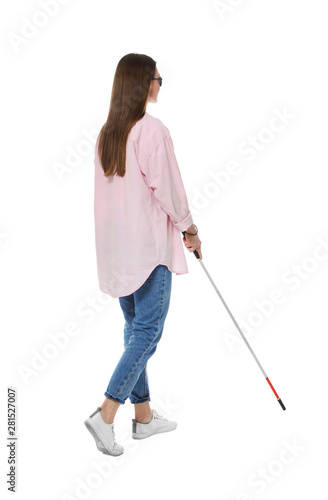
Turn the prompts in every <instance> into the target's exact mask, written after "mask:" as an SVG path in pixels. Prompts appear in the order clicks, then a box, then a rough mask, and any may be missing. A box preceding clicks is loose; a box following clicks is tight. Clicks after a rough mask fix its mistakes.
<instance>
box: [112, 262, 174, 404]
mask: <svg viewBox="0 0 328 500" xmlns="http://www.w3.org/2000/svg"><path fill="white" fill-rule="evenodd" d="M171 287H172V273H171V271H169V269H168V268H167V266H164V265H163V264H159V265H158V266H157V267H155V269H154V270H153V271H152V272H151V274H150V275H149V276H148V278H147V280H146V281H145V282H144V284H143V285H141V287H140V288H138V290H136V291H135V292H133V293H131V294H130V295H126V296H125V297H119V302H120V306H121V308H122V311H123V315H124V319H125V324H124V352H123V354H122V356H121V358H120V360H119V362H118V364H117V366H116V368H115V370H114V372H113V374H112V376H111V379H110V381H109V384H108V386H107V390H106V392H105V396H106V397H107V398H110V399H114V400H115V401H118V402H119V403H121V404H124V403H125V400H126V399H127V398H128V397H129V399H130V401H131V403H133V404H135V403H144V402H145V401H150V395H149V385H148V375H147V361H148V359H149V358H150V357H151V356H152V355H153V354H154V352H155V351H156V349H157V344H158V342H159V340H160V339H161V336H162V333H163V328H164V321H165V318H166V315H167V312H168V310H169V304H170V297H171Z"/></svg>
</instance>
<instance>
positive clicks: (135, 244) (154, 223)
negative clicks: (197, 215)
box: [94, 112, 193, 297]
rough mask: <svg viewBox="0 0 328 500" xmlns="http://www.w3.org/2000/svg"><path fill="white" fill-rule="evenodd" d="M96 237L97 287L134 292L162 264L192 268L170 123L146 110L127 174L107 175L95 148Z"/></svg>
mask: <svg viewBox="0 0 328 500" xmlns="http://www.w3.org/2000/svg"><path fill="white" fill-rule="evenodd" d="M94 216H95V242H96V255H97V270H98V279H99V286H100V289H101V291H102V292H104V293H106V294H108V295H110V296H111V297H124V296H125V295H130V294H131V293H133V292H134V291H136V290H137V289H138V288H139V287H140V286H141V285H142V284H143V283H144V282H145V281H146V279H147V278H148V276H149V275H150V273H151V272H152V271H153V269H154V268H155V267H156V266H157V265H158V264H164V265H166V266H167V267H168V269H169V270H170V271H171V272H174V273H175V274H185V273H188V272H189V271H188V267H187V262H186V257H185V254H184V246H183V242H182V237H183V235H182V234H181V231H185V230H187V229H188V228H189V227H190V226H191V225H192V224H193V220H192V216H191V213H190V210H189V206H188V200H187V196H186V192H185V189H184V186H183V182H182V178H181V173H180V170H179V166H178V163H177V160H176V157H175V154H174V147H173V142H172V139H171V135H170V132H169V130H168V129H167V127H165V125H164V124H163V123H162V122H161V121H160V120H159V119H158V118H155V117H153V116H151V115H149V114H148V113H147V112H146V113H145V115H144V116H143V117H142V118H141V120H139V121H138V122H137V123H136V124H135V125H134V126H133V127H132V129H131V131H130V133H129V136H128V140H127V145H126V172H125V176H124V177H119V176H117V175H114V176H109V177H105V175H104V171H103V169H102V167H101V164H100V159H99V155H98V141H97V144H96V147H95V191H94Z"/></svg>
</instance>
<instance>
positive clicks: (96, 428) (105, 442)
mask: <svg viewBox="0 0 328 500" xmlns="http://www.w3.org/2000/svg"><path fill="white" fill-rule="evenodd" d="M100 410H101V407H100V406H98V408H97V409H96V411H95V412H94V413H92V414H91V415H90V417H88V418H87V419H86V420H85V422H84V424H85V426H86V428H87V429H88V431H90V432H91V434H92V436H93V438H94V440H95V442H96V445H97V448H98V450H99V451H102V452H103V453H106V455H113V456H118V455H122V453H123V451H124V448H123V446H121V445H119V444H117V443H116V441H115V432H114V422H113V423H112V424H106V422H105V421H104V419H103V418H102V415H101V413H100Z"/></svg>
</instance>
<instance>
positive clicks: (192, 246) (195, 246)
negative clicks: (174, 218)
mask: <svg viewBox="0 0 328 500" xmlns="http://www.w3.org/2000/svg"><path fill="white" fill-rule="evenodd" d="M187 231H188V233H196V228H195V227H194V226H191V227H190V228H188V229H187ZM183 242H184V244H185V247H186V248H187V249H188V250H189V252H193V251H194V250H197V252H198V255H199V258H200V259H202V258H203V257H202V251H201V248H200V247H201V244H202V242H201V241H200V239H199V236H198V234H196V235H195V236H190V234H187V233H185V235H184V237H183Z"/></svg>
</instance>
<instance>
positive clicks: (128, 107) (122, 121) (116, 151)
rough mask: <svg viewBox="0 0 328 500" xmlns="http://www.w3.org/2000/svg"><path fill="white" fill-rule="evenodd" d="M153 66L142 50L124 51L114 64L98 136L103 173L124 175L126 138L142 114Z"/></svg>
mask: <svg viewBox="0 0 328 500" xmlns="http://www.w3.org/2000/svg"><path fill="white" fill-rule="evenodd" d="M155 69H156V61H154V59H152V58H151V57H149V56H146V55H145V54H134V53H132V54H127V55H125V56H124V57H122V59H121V60H120V61H119V63H118V65H117V68H116V71H115V75H114V82H113V87H112V94H111V100H110V106H109V113H108V117H107V121H106V123H105V124H104V125H103V126H102V128H101V130H100V133H99V136H98V140H99V145H98V151H99V158H100V161H101V165H102V168H103V170H104V173H105V176H106V177H108V176H110V175H115V174H116V175H119V176H121V177H123V176H124V175H125V160H126V142H127V139H128V135H129V132H130V130H131V128H132V127H133V125H134V124H135V123H136V122H137V121H138V120H140V119H141V118H142V117H143V116H144V114H145V109H146V102H147V97H148V93H149V88H150V84H151V81H152V77H153V76H155Z"/></svg>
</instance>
